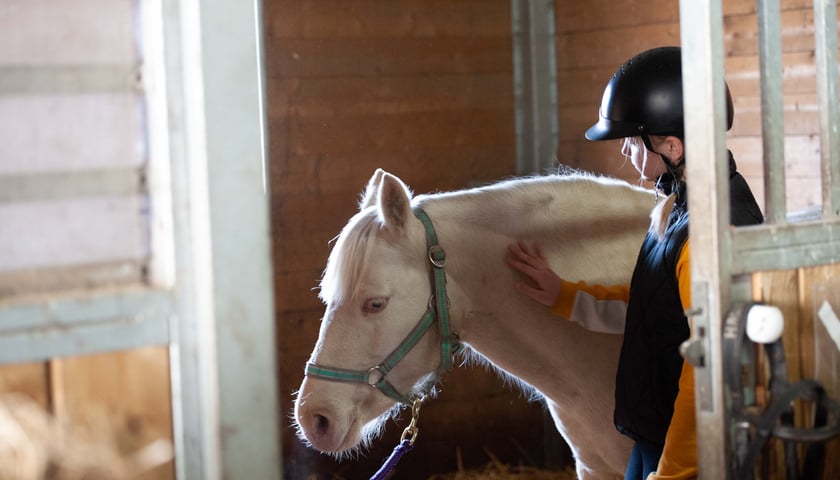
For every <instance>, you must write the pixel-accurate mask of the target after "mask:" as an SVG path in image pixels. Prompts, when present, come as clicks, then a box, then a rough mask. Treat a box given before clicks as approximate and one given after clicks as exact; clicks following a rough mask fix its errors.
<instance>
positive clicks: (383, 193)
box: [377, 173, 411, 231]
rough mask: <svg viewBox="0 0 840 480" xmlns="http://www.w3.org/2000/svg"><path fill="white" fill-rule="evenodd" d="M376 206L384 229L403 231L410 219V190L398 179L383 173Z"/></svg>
mask: <svg viewBox="0 0 840 480" xmlns="http://www.w3.org/2000/svg"><path fill="white" fill-rule="evenodd" d="M377 197H378V201H377V206H378V207H379V212H380V215H381V219H382V220H383V223H384V226H385V228H386V229H389V230H392V231H403V229H404V227H405V225H406V223H407V222H408V220H409V219H410V218H411V190H410V189H409V188H408V187H407V186H406V185H405V184H404V183H403V182H402V180H400V179H399V178H397V177H395V176H394V175H391V174H390V173H383V176H382V180H381V181H380V183H379V195H378V196H377Z"/></svg>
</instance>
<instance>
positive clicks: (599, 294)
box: [551, 280, 630, 318]
mask: <svg viewBox="0 0 840 480" xmlns="http://www.w3.org/2000/svg"><path fill="white" fill-rule="evenodd" d="M578 292H586V293H588V294H589V295H591V296H592V297H593V298H596V299H598V300H620V301H623V302H624V303H627V301H628V300H629V299H630V287H629V286H627V285H614V286H610V287H605V286H603V285H588V284H586V283H584V282H576V283H572V282H567V281H566V280H560V293H559V294H558V295H557V299H556V300H555V301H554V305H553V306H552V307H551V311H552V312H553V313H554V314H555V315H559V316H561V317H563V318H569V317H570V316H571V314H572V309H573V308H574V306H575V298H576V297H577V294H578Z"/></svg>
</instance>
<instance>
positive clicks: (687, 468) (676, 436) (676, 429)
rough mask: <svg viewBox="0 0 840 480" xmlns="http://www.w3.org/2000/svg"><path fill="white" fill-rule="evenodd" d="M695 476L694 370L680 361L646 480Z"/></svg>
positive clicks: (684, 282)
mask: <svg viewBox="0 0 840 480" xmlns="http://www.w3.org/2000/svg"><path fill="white" fill-rule="evenodd" d="M689 259H690V255H689V248H688V242H686V244H685V245H683V248H682V250H681V251H680V256H679V258H678V260H677V272H676V274H677V282H678V284H679V289H680V299H681V301H682V304H683V308H685V309H688V307H689V306H690V305H691V272H690V268H689ZM696 477H697V419H696V416H695V411H694V367H693V366H691V364H689V363H688V362H683V367H682V373H681V374H680V391H679V393H678V394H677V399H676V400H675V401H674V416H673V417H671V426H670V427H669V428H668V433H667V435H666V436H665V447H664V449H663V450H662V456H661V457H660V458H659V466H658V467H657V469H656V472H655V473H652V474H650V475H649V476H648V478H647V480H676V479H689V478H696Z"/></svg>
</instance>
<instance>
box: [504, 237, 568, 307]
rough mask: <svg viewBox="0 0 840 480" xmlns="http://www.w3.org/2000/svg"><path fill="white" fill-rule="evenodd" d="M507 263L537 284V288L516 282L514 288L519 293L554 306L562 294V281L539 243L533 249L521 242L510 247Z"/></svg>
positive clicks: (535, 243)
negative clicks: (549, 263) (552, 268)
mask: <svg viewBox="0 0 840 480" xmlns="http://www.w3.org/2000/svg"><path fill="white" fill-rule="evenodd" d="M505 263H507V264H508V265H509V266H510V267H511V268H513V269H514V270H516V271H518V272H521V273H522V274H524V275H525V276H526V277H528V278H530V279H531V280H532V281H533V283H534V284H536V288H535V287H534V286H532V285H530V284H528V283H526V282H516V284H515V285H514V286H515V287H516V289H517V290H518V291H519V292H521V293H523V294H525V295H527V296H529V297H531V298H533V299H534V300H536V301H537V302H539V303H541V304H543V305H546V306H548V307H551V306H553V305H554V301H555V300H556V299H557V295H559V294H560V285H561V280H560V277H559V276H558V275H557V274H556V273H554V271H553V270H551V267H549V266H548V261H546V259H545V255H543V252H542V249H541V248H540V244H539V243H537V242H534V245H533V247H529V246H528V245H527V244H526V243H525V242H523V241H521V240H520V241H518V242H516V243H512V244H510V245H508V255H507V257H506V258H505Z"/></svg>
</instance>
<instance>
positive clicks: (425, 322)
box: [304, 207, 460, 406]
mask: <svg viewBox="0 0 840 480" xmlns="http://www.w3.org/2000/svg"><path fill="white" fill-rule="evenodd" d="M414 215H415V216H416V217H417V218H418V219H419V220H420V222H421V223H422V224H423V227H424V229H425V231H426V246H427V248H428V258H429V263H430V264H431V265H432V280H433V292H432V297H431V298H430V299H429V308H428V309H426V313H424V314H423V316H422V317H421V318H420V321H418V322H417V325H415V326H414V329H412V330H411V332H410V333H409V334H408V336H407V337H406V338H405V339H404V340H403V341H402V342H401V343H400V344H399V345H398V346H397V348H395V349H394V351H392V352H391V353H390V354H389V355H388V356H387V357H385V360H383V361H382V362H380V363H379V364H378V365H374V366H372V367H370V368H368V369H367V370H348V369H344V368H335V367H327V366H324V365H318V364H315V363H312V362H308V363H307V364H306V370H305V371H304V373H305V375H306V376H309V377H315V378H320V379H323V380H330V381H334V382H348V383H364V384H366V385H370V386H371V387H374V388H376V389H377V390H379V391H380V392H382V393H384V394H385V395H387V396H388V397H390V398H392V399H394V400H396V401H398V402H400V403H402V404H404V405H409V406H410V405H412V403H413V401H414V399H415V398H418V397H419V398H422V397H424V396H426V395H427V394H428V393H429V391H431V389H432V387H433V386H434V384H435V382H436V381H437V378H438V376H439V375H440V374H441V373H444V372H446V371H448V370H450V369H451V368H452V357H453V355H455V354H456V353H457V351H458V350H459V348H460V344H459V343H458V341H457V335H455V334H454V333H453V332H452V329H451V326H450V324H449V300H448V298H447V296H446V272H444V270H443V269H444V267H445V266H446V252H445V251H444V250H443V248H442V247H441V246H440V245H438V240H437V234H435V227H434V225H432V221H431V220H430V219H429V216H428V215H427V214H426V212H424V211H423V209H422V208H420V207H415V208H414ZM435 318H437V320H438V323H439V325H440V337H441V340H440V367H439V368H438V370H437V372H435V374H434V375H432V376H431V377H430V378H429V379H428V380H427V381H426V382H424V384H423V385H422V387H421V388H420V392H419V393H420V394H419V395H417V394H415V393H413V392H408V393H400V392H399V391H397V389H396V388H395V387H394V385H392V384H391V382H389V381H388V379H387V376H388V372H390V371H391V370H392V369H393V368H394V367H395V366H396V365H397V364H398V363H399V362H400V361H401V360H402V359H403V358H405V356H406V355H408V352H410V351H411V349H412V348H414V346H415V345H417V343H418V342H419V341H420V339H421V338H422V337H423V335H424V334H425V333H426V332H427V331H428V330H429V328H431V326H432V324H433V323H434V321H435Z"/></svg>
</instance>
